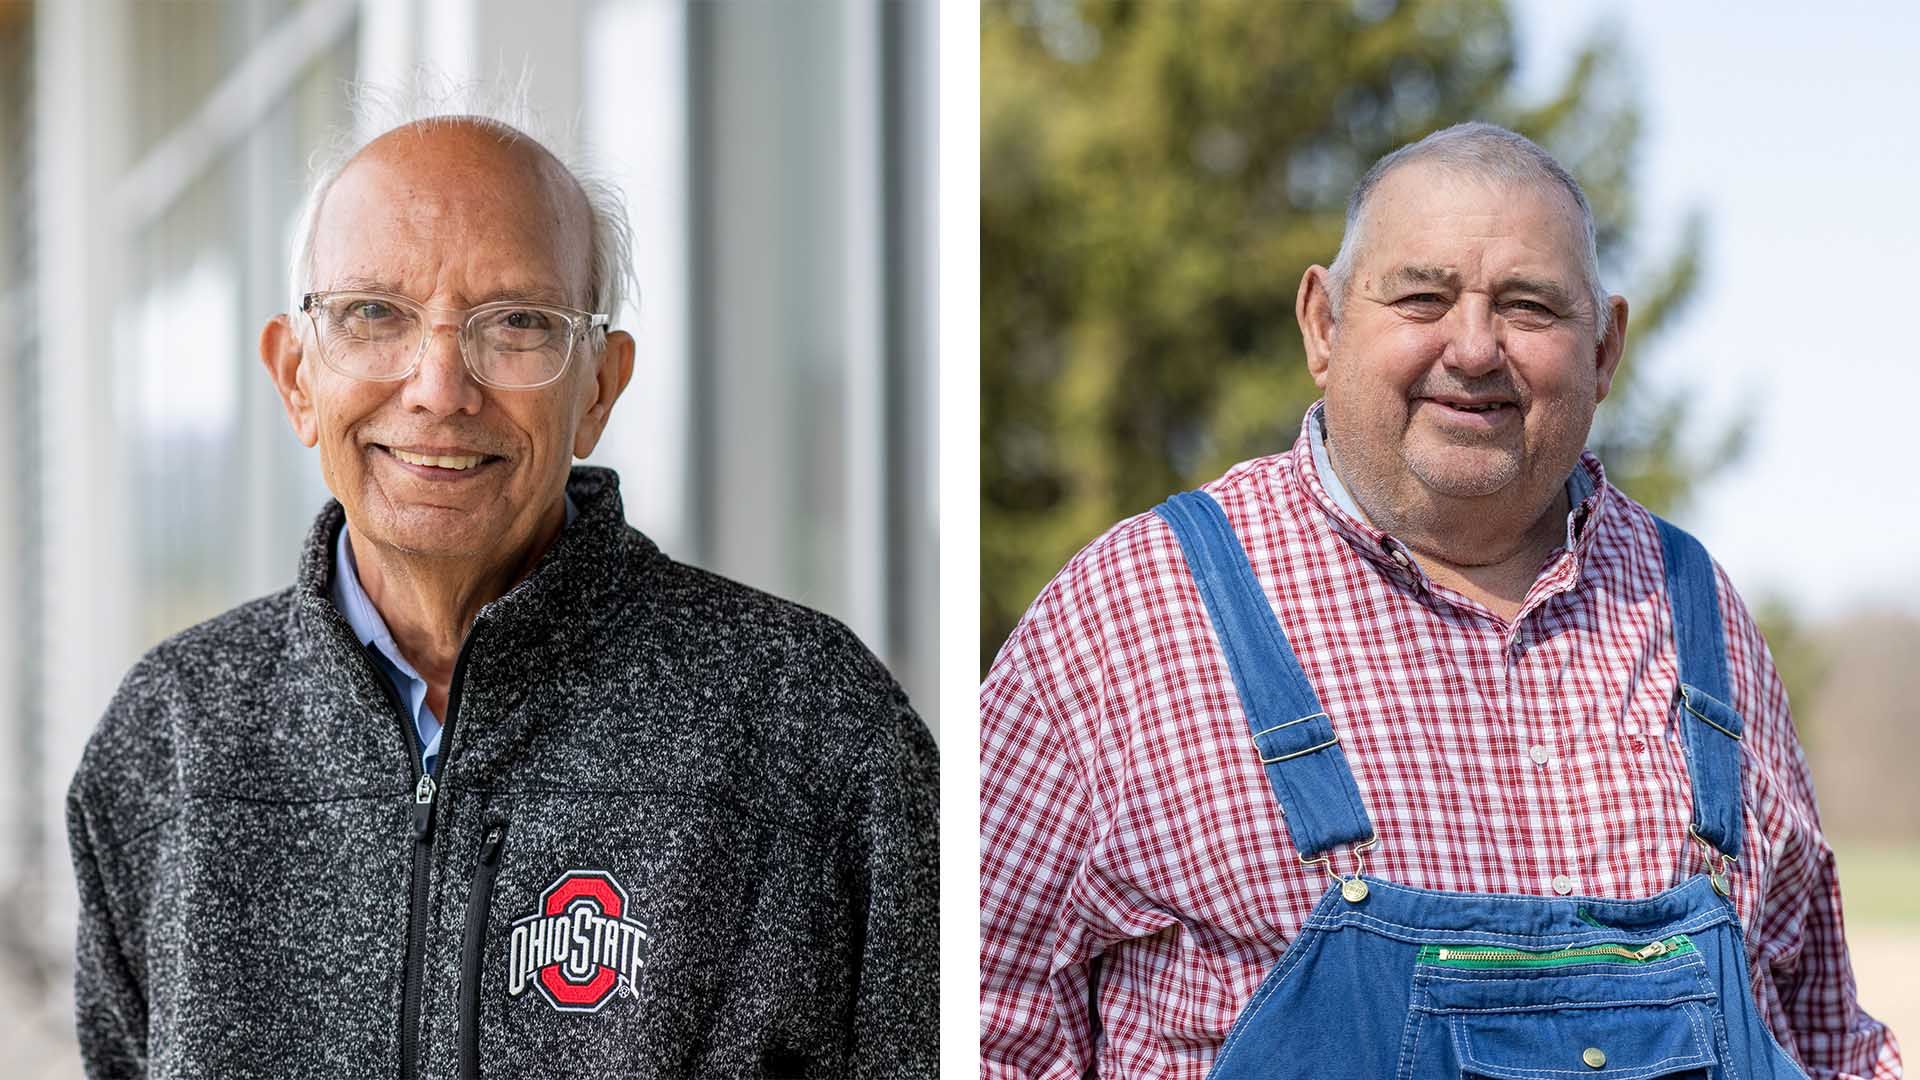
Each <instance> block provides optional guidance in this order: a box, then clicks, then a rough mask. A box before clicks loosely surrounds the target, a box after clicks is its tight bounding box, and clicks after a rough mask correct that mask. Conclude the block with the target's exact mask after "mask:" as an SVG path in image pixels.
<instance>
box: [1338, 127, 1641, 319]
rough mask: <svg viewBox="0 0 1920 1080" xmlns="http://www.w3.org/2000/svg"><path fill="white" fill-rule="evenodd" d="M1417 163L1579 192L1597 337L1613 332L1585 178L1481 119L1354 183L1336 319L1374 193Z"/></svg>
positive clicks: (1387, 160)
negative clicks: (1582, 184) (1398, 172)
mask: <svg viewBox="0 0 1920 1080" xmlns="http://www.w3.org/2000/svg"><path fill="white" fill-rule="evenodd" d="M1417 162H1432V163H1433V164H1435V165H1438V166H1440V167H1441V168H1443V169H1447V170H1450V171H1453V172H1458V173H1464V174H1466V175H1467V176H1470V177H1473V178H1475V179H1478V180H1482V181H1486V182H1488V183H1495V184H1508V185H1511V184H1535V185H1541V186H1545V185H1549V184H1558V185H1559V186H1560V188H1561V190H1563V191H1565V192H1566V193H1567V194H1568V195H1571V196H1573V202H1574V205H1575V206H1578V207H1579V208H1580V228H1581V233H1582V235H1583V236H1584V237H1585V238H1586V251H1585V252H1583V253H1582V255H1583V259H1582V262H1583V263H1584V264H1585V265H1584V270H1585V272H1586V278H1587V289H1588V291H1589V292H1590V293H1591V294H1592V299H1593V314H1594V336H1595V337H1596V338H1604V337H1606V336H1607V329H1608V325H1609V324H1610V323H1611V322H1612V320H1613V313H1612V311H1611V310H1610V309H1609V308H1608V307H1607V290H1606V287H1605V286H1603V285H1601V283H1600V246H1599V243H1598V241H1597V240H1596V237H1595V233H1594V225H1593V206H1592V205H1591V204H1589V203H1588V202H1587V193H1586V192H1585V191H1582V190H1581V188H1580V181H1578V180H1575V179H1574V178H1573V174H1572V173H1569V172H1568V171H1567V170H1566V169H1565V168H1564V167H1562V166H1561V164H1560V163H1559V162H1558V161H1555V160H1554V157H1553V155H1552V154H1549V153H1547V152H1546V151H1545V150H1543V149H1541V147H1540V145H1539V144H1538V143H1535V142H1534V141H1533V140H1532V139H1529V138H1527V137H1526V136H1525V135H1521V134H1519V133H1517V132H1513V131H1509V130H1507V129H1506V128H1503V127H1500V126H1499V125H1497V124H1487V123H1482V122H1480V121H1470V122H1468V123H1465V124H1455V125H1454V126H1452V127H1450V128H1444V129H1442V130H1440V131H1436V132H1434V133H1433V134H1431V135H1428V136H1427V137H1426V138H1424V139H1421V140H1420V141H1419V142H1415V143H1408V144H1407V145H1406V146H1403V147H1401V148H1400V149H1398V150H1395V151H1394V152H1393V153H1391V154H1388V155H1387V156H1385V157H1383V158H1381V159H1380V160H1379V161H1376V162H1374V163H1373V168H1371V169H1368V170H1367V174H1366V175H1365V176H1362V177H1361V178H1360V182H1359V183H1358V184H1356V185H1354V189H1353V194H1352V195H1351V196H1349V197H1348V199H1347V224H1346V231H1345V234H1344V235H1343V236H1342V237H1341V238H1340V252H1339V254H1338V255H1336V256H1334V260H1333V265H1332V266H1330V267H1328V268H1327V291H1328V294H1329V295H1328V299H1329V300H1330V301H1331V303H1332V306H1333V317H1334V319H1335V320H1336V321H1338V319H1339V318H1340V309H1341V306H1342V305H1343V304H1344V303H1345V301H1346V297H1347V286H1348V283H1349V281H1350V279H1351V277H1352V275H1353V264H1354V263H1355V262H1356V261H1357V260H1358V258H1359V255H1358V252H1359V250H1360V247H1361V245H1362V244H1363V243H1364V242H1365V232H1366V227H1365V223H1366V210H1367V201H1368V200H1369V199H1371V198H1372V197H1373V192H1374V189H1375V188H1377V187H1379V186H1380V181H1382V180H1384V179H1386V176H1387V174H1388V173H1390V172H1392V171H1393V170H1395V169H1397V168H1399V167H1400V166H1402V165H1412V164H1415V163H1417Z"/></svg>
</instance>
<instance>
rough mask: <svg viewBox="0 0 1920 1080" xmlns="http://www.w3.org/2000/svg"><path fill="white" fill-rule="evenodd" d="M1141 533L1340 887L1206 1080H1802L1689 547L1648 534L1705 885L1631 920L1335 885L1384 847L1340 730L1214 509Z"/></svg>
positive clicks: (1310, 859) (1706, 573) (1716, 653)
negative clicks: (1743, 930)
mask: <svg viewBox="0 0 1920 1080" xmlns="http://www.w3.org/2000/svg"><path fill="white" fill-rule="evenodd" d="M1154 512H1155V513H1157V514H1159V515H1160V516H1161V517H1162V518H1164V519H1165V520H1166V521H1167V523H1168V524H1169V525H1171V526H1172V527H1173V530H1174V534H1175V536H1176V537H1178V539H1179V541H1180V548H1181V551H1182V553H1183V554H1184V555H1185V556H1186V561H1187V567H1188V569H1189V570H1190V571H1191V572H1192V574H1193V578H1194V581H1195V582H1196V583H1198V585H1199V588H1200V596H1201V598H1202V599H1203V600H1204V601H1205V603H1206V607H1207V614H1208V615H1209V616H1210V617H1211V619H1212V621H1213V627H1214V632H1215V634H1216V635H1217V636H1218V637H1219V639H1220V645H1221V648H1222V649H1223V650H1224V651H1225V653H1226V657H1227V664H1228V667H1229V669H1230V670H1231V671H1232V673H1233V681H1234V685H1235V686H1236V687H1237V688H1238V689H1239V692H1240V701H1241V704H1242V706H1243V708H1244V710H1245V712H1246V714H1247V720H1248V722H1249V724H1250V725H1251V726H1252V731H1253V742H1254V746H1255V747H1256V748H1257V749H1258V751H1259V754H1260V760H1261V762H1262V764H1263V765H1264V766H1265V771H1266V775H1267V780H1268V782H1269V784H1270V785H1271V786H1272V788H1273V794H1274V796H1275V797H1276V798H1277V799H1279V800H1280V808H1281V811H1282V812H1283V813H1284V814H1285V816H1286V822H1287V832H1288V833H1289V835H1290V836H1291V837H1292V839H1293V845H1294V848H1295V849H1296V850H1297V851H1298V852H1299V853H1300V859H1301V861H1302V862H1306V863H1309V864H1312V863H1318V864H1320V865H1322V866H1324V867H1326V868H1327V872H1328V874H1329V875H1331V876H1332V877H1333V878H1334V883H1333V884H1332V886H1331V887H1329V888H1328V890H1327V893H1326V895H1325V896H1324V897H1322V898H1321V900H1320V902H1319V904H1317V905H1315V907H1314V909H1313V913H1312V914H1311V915H1310V916H1308V918H1307V920H1306V922H1305V923H1304V924H1303V925H1302V927H1301V929H1300V933H1299V934H1298V935H1297V936H1296V937H1295V938H1294V940H1293V942H1292V943H1291V944H1290V945H1289V946H1288V948H1287V951H1286V953H1285V955H1283V956H1282V957H1281V958H1280V962H1279V963H1278V964H1275V965H1274V968H1273V970H1272V971H1271V972H1270V973H1269V974H1268V975H1267V977H1266V979H1265V981H1263V982H1262V983H1261V984H1260V988H1259V989H1258V990H1257V991H1255V993H1254V995H1253V999H1252V1000H1251V1001H1249V1002H1248V1003H1247V1007H1246V1008H1245V1009H1244V1010H1243V1011H1242V1012H1241V1013H1240V1016H1239V1019H1238V1020H1237V1021H1236V1022H1235V1023H1234V1025H1233V1030H1232V1031H1231V1032H1230V1033H1229V1034H1228V1036H1227V1040H1226V1042H1225V1043H1223V1044H1222V1045H1221V1047H1220V1052H1219V1055H1218V1056H1217V1057H1216V1058H1215V1060H1214V1064H1213V1071H1212V1072H1211V1073H1210V1074H1209V1076H1210V1077H1211V1078H1213V1080H1240V1078H1243V1077H1244V1078H1248V1080H1253V1078H1259V1080H1287V1078H1299V1080H1437V1078H1441V1077H1445V1078H1447V1080H1461V1078H1462V1077H1488V1078H1493V1080H1574V1078H1578V1077H1595V1078H1597V1080H1641V1078H1645V1077H1681V1078H1700V1080H1707V1078H1711V1080H1723V1078H1725V1080H1733V1078H1738V1080H1787V1078H1789V1077H1791V1078H1797V1080H1806V1074H1805V1073H1804V1072H1802V1071H1801V1069H1800V1068H1799V1067H1798V1066H1797V1065H1795V1064H1794V1063H1793V1061H1792V1059H1790V1058H1789V1057H1788V1056H1787V1055H1786V1053H1785V1052H1783V1051H1782V1050H1781V1049H1780V1046H1779V1044H1778V1043H1776V1042H1775V1041H1774V1039H1773V1036H1772V1034H1771V1033H1770V1032H1768V1030H1767V1028H1766V1026H1765V1025H1764V1024H1763V1023H1762V1021H1761V1019H1760V1014H1759V1010H1758V1009H1757V1008H1755V1006H1754V1004H1753V998H1752V996H1751V995H1750V994H1749V992H1748V986H1747V964H1746V953H1745V950H1744V948H1743V946H1742V944H1741V940H1740V924H1739V920H1738V919H1737V917H1736V916H1735V914H1734V910H1733V905H1732V903H1731V902H1729V901H1728V900H1727V899H1726V893H1727V878H1726V874H1727V872H1728V870H1729V868H1730V867H1731V866H1732V864H1733V862H1734V860H1735V858H1737V857H1738V856H1739V854H1740V834H1741V811H1740V747H1739V744H1738V742H1737V740H1738V739H1739V738H1740V732H1741V720H1740V717H1739V716H1738V715H1737V714H1736V713H1735V712H1734V711H1733V709H1732V708H1731V707H1729V706H1728V705H1727V704H1725V702H1726V700H1727V697H1728V696H1729V695H1728V691H1727V673H1726V659H1725V647H1724V644H1723V642H1722V640H1721V630H1720V606H1719V596H1718V593H1717V591H1716V588H1715V585H1714V578H1713V565H1712V563H1711V562H1710V561H1709V560H1708V559H1707V554H1706V551H1705V550H1704V549H1702V548H1701V547H1700V545H1699V543H1698V541H1696V540H1694V539H1693V538H1692V537H1690V536H1688V535H1687V534H1686V533H1683V532H1681V531H1680V530H1679V529H1676V528H1674V527H1673V526H1671V525H1668V524H1667V523H1666V522H1664V521H1662V522H1660V537H1661V544H1662V547H1663V548H1664V551H1665V555H1666V577H1667V593H1668V596H1669V600H1670V603H1671V605H1672V610H1673V624H1674V639H1675V649H1676V652H1677V654H1678V657H1679V666H1680V690H1679V704H1680V709H1679V712H1680V716H1681V718H1682V724H1681V727H1682V731H1683V732H1684V736H1685V745H1686V758H1687V771H1688V774H1689V776H1690V777H1691V778H1692V782H1693V820H1692V823H1691V825H1690V826H1689V829H1690V832H1691V834H1692V836H1693V838H1694V839H1695V840H1697V841H1699V842H1700V843H1701V845H1702V846H1703V847H1705V848H1706V849H1707V851H1708V857H1709V859H1710V860H1711V861H1710V865H1711V866H1712V869H1711V870H1710V871H1709V872H1708V873H1707V874H1705V875H1696V876H1694V877H1692V878H1690V879H1689V880H1687V881H1685V882H1682V883H1681V884H1679V885H1677V886H1675V887H1673V888H1671V889H1668V890H1667V891H1665V892H1663V893H1661V894H1659V895H1658V896H1654V897H1650V898H1648V899H1645V900H1603V899H1597V898H1581V897H1567V898H1565V899H1559V898H1552V897H1537V896H1514V895H1503V894H1475V893H1448V892H1436V891H1433V890H1429V889H1413V888H1407V887H1404V886H1400V885H1394V884H1392V883H1390V882H1386V881H1381V880H1379V879H1378V878H1372V877H1364V876H1362V875H1361V874H1360V873H1359V872H1358V870H1357V869H1356V872H1355V873H1354V874H1353V876H1351V877H1345V878H1342V877H1340V876H1339V874H1338V873H1337V872H1336V871H1335V870H1334V869H1333V863H1332V861H1331V858H1332V856H1333V855H1334V853H1335V852H1336V849H1338V848H1340V847H1342V846H1348V845H1351V847H1352V850H1353V855H1352V858H1353V859H1354V861H1355V863H1356V866H1357V864H1358V860H1359V858H1360V853H1361V852H1362V851H1364V850H1365V849H1366V848H1368V847H1370V846H1372V845H1373V844H1374V843H1376V842H1378V841H1379V838H1377V837H1376V836H1375V835H1374V831H1373V824H1372V822H1371V821H1370V820H1368V817H1367V811H1366V808H1365V807H1364V806H1363V805H1362V804H1361V801H1360V791H1359V788H1358V787H1357V786H1356V785H1355V783H1354V779H1353V774H1352V773H1351V772H1350V771H1349V770H1348V768H1347V760H1346V756H1345V754H1343V753H1342V752H1341V749H1340V746H1339V736H1338V735H1337V734H1336V733H1335V730H1334V726H1333V724H1332V721H1331V720H1330V718H1329V717H1328V716H1327V714H1326V712H1325V711H1324V710H1323V709H1322V708H1321V707H1320V702H1319V698H1318V696H1317V695H1316V694H1315V693H1314V691H1313V687H1312V686H1311V685H1310V684H1309V683H1308V682H1307V678H1306V675H1305V674H1304V673H1303V672H1302V671H1301V670H1300V664H1299V661H1298V660H1296V659H1295V658H1294V654H1293V651H1292V649H1291V648H1289V647H1288V645H1287V639H1286V635H1285V633H1284V632H1283V631H1282V630H1281V628H1280V624H1279V622H1278V621H1277V620H1276V619H1275V618H1274V616H1273V610H1272V608H1271V607H1270V606H1269V605H1268V602H1267V599H1266V596H1265V594H1264V593H1262V592H1261V590H1260V585H1259V583H1258V581H1257V580H1256V579H1255V578H1254V576H1253V569H1252V567H1251V566H1250V565H1249V564H1248V562H1247V557H1246V553H1245V551H1243V550H1242V549H1241V547H1240V543H1239V540H1238V539H1237V538H1236V537H1235V536H1234V534H1233V529H1232V527H1231V526H1230V525H1228V523H1227V517H1226V514H1225V513H1223V512H1222V511H1221V509H1220V506H1219V504H1217V503H1215V502H1214V501H1213V499H1212V498H1211V497H1210V496H1208V495H1207V494H1205V493H1204V492H1187V493H1186V494H1183V495H1177V496H1175V497H1173V498H1172V499H1169V500H1167V501H1166V502H1165V503H1163V504H1161V505H1160V506H1159V507H1157V508H1156V509H1155V511H1154ZM1392 840H1393V838H1392V837H1387V838H1386V842H1388V843H1391V842H1392Z"/></svg>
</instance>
